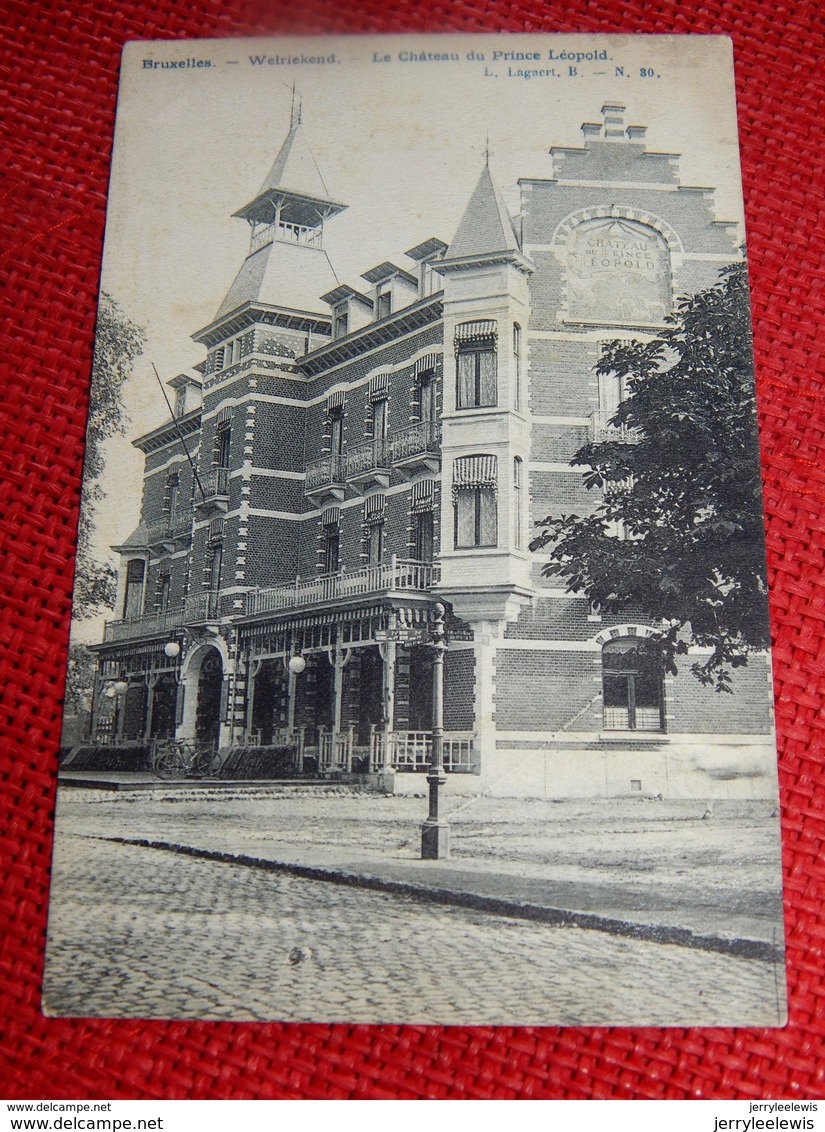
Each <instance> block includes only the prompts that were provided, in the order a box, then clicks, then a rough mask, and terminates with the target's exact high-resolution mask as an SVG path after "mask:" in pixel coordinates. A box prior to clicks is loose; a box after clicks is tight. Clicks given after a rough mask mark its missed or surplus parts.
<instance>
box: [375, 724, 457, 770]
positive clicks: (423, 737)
mask: <svg viewBox="0 0 825 1132" xmlns="http://www.w3.org/2000/svg"><path fill="white" fill-rule="evenodd" d="M371 739H372V742H371V744H370V769H371V770H375V771H377V770H382V769H384V767H386V766H387V765H390V766H394V767H395V769H396V770H406V771H423V770H428V769H429V766H430V762H431V760H432V753H433V736H432V732H431V731H394V732H392V733H391V734H390V736H389V740H390V749H389V751H388V752H387V751H386V749H385V740H384V736H383V735H382V734H381V733H380V732H378V731H377V730H376V731H374V732H373V734H372V736H371ZM441 757H442V761H443V763H444V769H445V770H446V771H449V772H450V773H451V774H478V771H479V759H478V752H477V751H476V749H475V735H474V733H473V732H472V731H445V732H444V735H443V737H442V742H441Z"/></svg>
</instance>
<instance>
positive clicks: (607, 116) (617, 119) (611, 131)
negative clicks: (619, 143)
mask: <svg viewBox="0 0 825 1132" xmlns="http://www.w3.org/2000/svg"><path fill="white" fill-rule="evenodd" d="M625 110H626V107H625V106H623V105H622V103H621V102H605V104H604V106H603V107H602V119H603V121H604V136H605V138H622V139H624V138H625V136H626V135H625V129H624V113H625Z"/></svg>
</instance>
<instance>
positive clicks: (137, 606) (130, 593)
mask: <svg viewBox="0 0 825 1132" xmlns="http://www.w3.org/2000/svg"><path fill="white" fill-rule="evenodd" d="M145 575H146V563H145V562H144V561H143V559H142V558H133V559H132V561H131V562H130V563H129V565H128V566H127V567H126V589H125V592H124V595H123V620H124V621H131V620H134V618H136V617H140V615H141V614H142V612H143V579H144V577H145Z"/></svg>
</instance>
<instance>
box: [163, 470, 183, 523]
mask: <svg viewBox="0 0 825 1132" xmlns="http://www.w3.org/2000/svg"><path fill="white" fill-rule="evenodd" d="M179 491H180V476H179V475H178V473H177V472H172V473H171V475H169V476H168V477H167V480H166V498H165V500H164V504H163V509H164V511H165V512H166V514H167V515H168V516H169V518H171V517H172V516H173V515H174V513H175V511H177V509H178V496H179Z"/></svg>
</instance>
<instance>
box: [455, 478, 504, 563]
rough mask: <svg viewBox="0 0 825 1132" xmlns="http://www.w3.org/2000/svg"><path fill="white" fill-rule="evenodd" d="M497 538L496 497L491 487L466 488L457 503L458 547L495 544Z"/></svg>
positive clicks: (456, 532) (456, 535) (456, 527)
mask: <svg viewBox="0 0 825 1132" xmlns="http://www.w3.org/2000/svg"><path fill="white" fill-rule="evenodd" d="M496 540H497V523H496V497H495V495H494V494H493V492H492V490H491V489H490V488H486V487H476V488H465V489H463V490H461V491H459V492H458V495H457V498H456V503H455V545H456V549H459V550H461V549H467V548H469V547H474V546H495V545H496Z"/></svg>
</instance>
